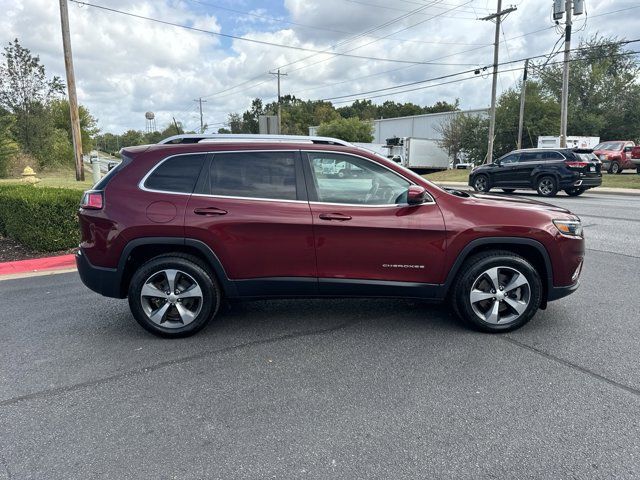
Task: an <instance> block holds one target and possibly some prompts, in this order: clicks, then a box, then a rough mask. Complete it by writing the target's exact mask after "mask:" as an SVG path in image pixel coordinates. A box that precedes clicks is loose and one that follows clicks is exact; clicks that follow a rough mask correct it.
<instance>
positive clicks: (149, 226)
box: [76, 135, 585, 337]
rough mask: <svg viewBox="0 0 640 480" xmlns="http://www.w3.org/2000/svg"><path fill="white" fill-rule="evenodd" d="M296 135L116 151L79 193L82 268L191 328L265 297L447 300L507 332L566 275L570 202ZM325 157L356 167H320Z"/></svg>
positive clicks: (158, 318) (90, 282) (576, 233)
mask: <svg viewBox="0 0 640 480" xmlns="http://www.w3.org/2000/svg"><path fill="white" fill-rule="evenodd" d="M191 138H192V137H190V139H191ZM304 138H305V140H301V139H300V138H299V137H292V138H289V137H286V136H282V137H280V136H270V137H268V138H266V139H265V137H264V136H243V135H240V136H235V137H234V136H227V135H216V136H215V138H212V139H206V138H204V139H202V140H200V141H198V142H197V143H196V142H192V143H184V144H180V143H164V144H161V145H152V146H149V145H147V146H141V147H128V148H125V149H123V150H122V163H120V164H119V165H118V166H116V167H115V168H114V169H112V170H111V171H110V172H109V174H108V175H107V176H105V177H104V178H103V179H102V180H101V181H100V182H98V183H97V184H96V185H95V186H94V187H93V189H91V190H89V191H87V192H85V194H84V196H83V199H82V203H81V208H80V211H79V218H80V227H81V234H82V242H81V244H80V248H79V250H78V252H77V255H76V259H77V265H78V271H79V273H80V277H81V279H82V281H83V282H84V283H85V285H87V286H88V287H89V288H91V289H92V290H95V291H96V292H98V293H100V294H102V295H104V296H107V297H115V298H126V297H128V299H129V306H130V308H131V312H132V314H133V316H134V318H135V320H137V322H138V323H139V324H140V325H141V326H142V327H144V328H145V329H147V330H148V331H150V332H152V333H154V334H156V335H160V336H164V337H182V336H187V335H191V334H193V333H195V332H197V331H199V330H200V329H201V328H203V327H204V326H205V325H206V324H207V323H208V322H209V321H210V320H211V319H212V318H213V317H215V315H216V313H217V312H218V309H219V308H220V302H221V301H222V300H223V299H225V298H226V299H242V298H273V297H295V298H300V297H411V298H421V299H425V300H430V301H444V300H445V299H450V301H451V302H452V305H453V309H454V310H455V311H456V312H457V314H458V315H459V316H460V317H461V318H462V319H463V320H464V321H465V322H467V324H469V325H471V326H473V327H475V328H477V329H479V330H483V331H487V332H506V331H510V330H513V329H516V328H518V327H521V326H522V325H524V324H525V323H526V322H528V321H529V320H530V319H531V318H532V317H533V316H534V315H535V313H536V311H537V310H538V309H544V308H546V305H547V302H549V301H551V300H555V299H558V298H561V297H564V296H566V295H569V294H570V293H572V292H573V291H575V290H576V288H578V284H579V276H580V272H581V270H582V265H583V260H584V254H585V248H584V240H583V235H582V225H581V223H580V219H579V218H578V217H576V216H575V215H573V214H571V213H570V212H569V211H568V210H565V209H563V208H559V207H555V206H552V205H547V204H545V203H541V202H537V201H534V200H527V199H516V198H508V197H501V196H492V195H476V194H469V193H466V192H461V191H456V190H445V189H442V188H439V187H437V186H436V185H434V184H432V183H430V182H429V181H427V180H425V179H424V178H422V177H421V176H419V175H416V174H415V173H413V172H411V171H409V170H407V169H406V168H404V167H402V166H400V165H397V164H396V163H395V162H393V161H391V160H389V159H386V158H382V157H380V156H379V155H376V154H375V153H372V152H370V151H368V150H364V149H360V148H357V147H355V146H352V145H350V144H348V143H346V142H342V141H340V140H335V139H326V138H322V137H304ZM253 139H255V140H253ZM327 159H332V160H334V161H335V162H336V163H340V162H344V163H345V164H348V165H351V166H354V167H357V168H358V169H362V170H364V171H366V172H367V175H366V176H364V177H363V178H357V179H354V178H339V177H337V176H335V177H325V176H323V175H322V174H321V173H319V172H321V168H319V167H320V166H321V165H322V164H324V161H325V160H327ZM419 308H422V307H419Z"/></svg>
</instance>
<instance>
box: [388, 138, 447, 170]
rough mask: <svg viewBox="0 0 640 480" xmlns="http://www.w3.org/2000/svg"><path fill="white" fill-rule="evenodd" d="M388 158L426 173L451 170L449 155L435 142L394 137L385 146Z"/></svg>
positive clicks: (424, 139)
mask: <svg viewBox="0 0 640 480" xmlns="http://www.w3.org/2000/svg"><path fill="white" fill-rule="evenodd" d="M385 148H386V149H387V151H388V153H387V155H386V156H387V157H388V158H391V159H392V160H394V161H396V162H398V163H399V164H401V165H402V166H404V167H406V168H409V169H411V170H415V171H416V172H421V173H425V172H428V171H436V170H446V169H447V168H449V163H450V159H449V154H448V153H447V151H446V150H444V149H443V148H441V147H440V146H438V143H437V142H436V141H435V140H428V139H426V138H416V137H393V138H388V139H387V144H386V145H385Z"/></svg>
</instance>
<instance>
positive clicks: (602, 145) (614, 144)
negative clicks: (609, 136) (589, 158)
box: [594, 142, 622, 150]
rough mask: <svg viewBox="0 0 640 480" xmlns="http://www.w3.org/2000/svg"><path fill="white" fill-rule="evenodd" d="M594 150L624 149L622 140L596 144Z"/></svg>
mask: <svg viewBox="0 0 640 480" xmlns="http://www.w3.org/2000/svg"><path fill="white" fill-rule="evenodd" d="M594 150H622V142H603V143H600V144H598V145H596V148H594Z"/></svg>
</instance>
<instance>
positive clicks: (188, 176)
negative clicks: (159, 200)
mask: <svg viewBox="0 0 640 480" xmlns="http://www.w3.org/2000/svg"><path fill="white" fill-rule="evenodd" d="M205 158H206V155H204V154H193V155H176V156H174V157H169V158H168V159H166V160H164V161H163V162H162V163H161V164H160V165H159V166H158V167H157V168H156V169H155V170H153V171H152V172H151V175H149V178H147V180H146V181H145V183H144V186H145V188H147V189H149V190H159V191H162V192H172V193H189V194H190V193H193V189H194V187H195V185H196V181H197V180H198V176H199V175H200V170H201V169H202V165H203V164H204V161H205Z"/></svg>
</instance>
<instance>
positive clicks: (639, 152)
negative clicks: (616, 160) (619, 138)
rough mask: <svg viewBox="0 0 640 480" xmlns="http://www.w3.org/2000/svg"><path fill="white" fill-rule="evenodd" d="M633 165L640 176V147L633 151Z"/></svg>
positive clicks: (634, 148)
mask: <svg viewBox="0 0 640 480" xmlns="http://www.w3.org/2000/svg"><path fill="white" fill-rule="evenodd" d="M631 163H633V165H634V166H635V167H636V172H637V173H638V175H640V146H636V147H633V148H632V149H631Z"/></svg>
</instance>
